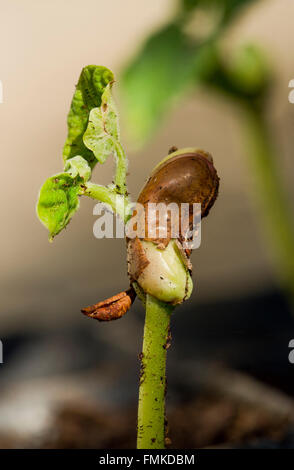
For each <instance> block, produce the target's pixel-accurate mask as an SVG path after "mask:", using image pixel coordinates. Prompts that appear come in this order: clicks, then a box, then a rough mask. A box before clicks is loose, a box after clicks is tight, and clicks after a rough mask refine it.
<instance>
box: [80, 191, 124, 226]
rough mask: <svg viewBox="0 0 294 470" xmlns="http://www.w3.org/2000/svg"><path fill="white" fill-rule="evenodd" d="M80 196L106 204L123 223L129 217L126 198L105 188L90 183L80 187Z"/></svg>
mask: <svg viewBox="0 0 294 470" xmlns="http://www.w3.org/2000/svg"><path fill="white" fill-rule="evenodd" d="M81 194H82V195H84V196H89V197H91V198H92V199H96V200H97V201H100V202H104V203H105V204H108V205H109V206H110V207H111V209H112V210H113V212H115V213H116V214H118V215H119V216H120V217H121V218H122V220H123V221H124V222H126V221H127V220H128V218H129V216H130V202H129V200H128V198H127V197H126V196H124V195H122V194H118V193H117V192H116V191H114V190H113V189H111V188H108V187H107V186H103V185H100V184H95V183H90V182H88V183H85V184H84V185H83V186H82V190H81Z"/></svg>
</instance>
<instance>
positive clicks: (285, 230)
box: [245, 106, 294, 301]
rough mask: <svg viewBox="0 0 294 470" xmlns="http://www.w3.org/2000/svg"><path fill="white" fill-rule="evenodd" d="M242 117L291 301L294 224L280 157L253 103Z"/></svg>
mask: <svg viewBox="0 0 294 470" xmlns="http://www.w3.org/2000/svg"><path fill="white" fill-rule="evenodd" d="M245 116H246V121H245V124H246V129H247V133H248V142H249V146H250V147H249V148H248V154H249V156H250V163H251V167H252V170H253V171H252V174H253V177H254V179H255V185H256V192H257V195H258V196H259V199H260V203H261V205H262V208H263V216H264V222H265V226H266V228H267V235H268V239H269V241H270V243H271V246H272V248H273V253H274V255H275V256H276V258H277V265H278V268H279V271H280V275H281V280H282V283H283V285H284V287H285V288H286V290H287V291H288V292H289V293H290V297H291V300H292V301H294V225H293V219H292V217H291V214H292V211H291V208H290V207H289V199H288V198H287V196H286V194H285V191H284V186H283V183H282V181H281V179H280V175H279V167H278V165H279V160H278V157H279V156H278V155H277V152H276V151H275V149H274V148H273V145H272V143H271V135H270V132H269V130H268V128H267V123H266V122H265V119H264V117H263V113H262V112H261V111H259V110H257V109H256V108H255V107H254V106H246V107H245Z"/></svg>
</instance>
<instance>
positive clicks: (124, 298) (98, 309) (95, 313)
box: [81, 287, 136, 321]
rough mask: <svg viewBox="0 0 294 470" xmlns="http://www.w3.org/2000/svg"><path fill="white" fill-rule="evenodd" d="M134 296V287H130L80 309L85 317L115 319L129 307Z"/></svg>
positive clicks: (105, 319) (101, 319)
mask: <svg viewBox="0 0 294 470" xmlns="http://www.w3.org/2000/svg"><path fill="white" fill-rule="evenodd" d="M135 298H136V293H135V291H134V289H133V288H132V287H130V289H128V290H127V291H125V292H120V293H119V294H116V295H114V296H113V297H110V298H109V299H106V300H103V301H102V302H98V303H97V304H95V305H91V306H90V307H86V308H83V309H82V310H81V311H82V313H83V314H84V315H86V316H87V317H90V318H95V319H96V320H99V321H111V320H117V319H118V318H121V317H122V316H123V315H124V314H125V313H126V312H127V311H128V310H129V309H130V307H131V305H132V303H133V302H134V300H135Z"/></svg>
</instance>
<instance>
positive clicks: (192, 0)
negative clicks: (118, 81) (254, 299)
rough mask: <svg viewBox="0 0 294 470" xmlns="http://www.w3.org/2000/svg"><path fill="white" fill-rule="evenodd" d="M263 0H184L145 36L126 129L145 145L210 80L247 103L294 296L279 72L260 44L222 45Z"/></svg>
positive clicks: (260, 184)
mask: <svg viewBox="0 0 294 470" xmlns="http://www.w3.org/2000/svg"><path fill="white" fill-rule="evenodd" d="M252 3H257V0H255V1H253V0H181V1H180V2H179V8H178V10H177V12H176V14H175V16H174V18H172V20H171V21H170V23H169V24H167V25H165V26H164V27H163V28H162V29H160V30H159V31H156V32H155V33H154V34H152V35H151V36H150V37H149V38H147V40H146V41H145V43H144V45H143V47H142V49H141V50H140V51H139V52H138V53H137V55H136V56H135V57H134V58H133V59H132V60H131V62H130V63H129V64H128V65H127V66H126V68H125V69H124V71H123V73H122V96H123V99H124V102H125V105H126V106H125V109H126V118H127V121H126V122H127V126H126V127H127V129H128V130H129V131H130V130H131V133H130V137H131V139H132V141H133V143H134V144H135V145H137V146H140V145H142V144H143V143H144V142H145V141H146V140H147V139H148V138H149V137H150V136H151V135H152V134H153V132H155V131H156V130H157V129H158V127H159V125H160V124H161V122H162V120H163V118H164V117H165V116H167V114H168V112H169V111H170V110H171V109H172V108H173V107H176V105H177V104H179V103H180V100H181V99H182V97H183V96H185V95H188V94H189V92H190V91H192V90H193V89H194V88H195V86H198V85H200V84H201V85H202V86H206V87H209V88H210V89H213V90H215V91H217V92H219V93H220V95H223V96H225V97H227V98H228V99H230V100H232V101H233V102H234V104H235V106H237V107H238V109H239V110H240V119H241V122H242V125H243V128H244V145H245V146H246V148H247V150H248V157H249V160H250V168H251V172H252V175H253V177H254V178H253V179H254V181H255V190H256V194H257V196H258V198H259V201H260V204H261V208H262V211H261V214H262V219H263V220H264V222H265V223H264V227H265V233H266V237H267V239H268V241H269V242H270V243H271V247H272V250H273V253H274V255H275V256H276V261H277V268H278V271H279V274H280V276H279V277H280V281H281V283H282V285H283V287H284V288H285V289H286V291H287V292H288V293H290V297H291V299H292V301H294V224H293V219H292V217H291V209H290V207H289V200H288V198H287V195H286V192H285V188H284V185H283V182H282V180H281V176H280V173H279V168H278V164H279V158H278V152H277V149H276V148H275V145H274V143H273V139H272V132H271V129H270V128H269V125H268V122H267V118H266V114H267V108H266V102H267V97H268V94H269V90H270V87H271V83H272V73H271V71H270V68H269V66H268V64H267V62H266V60H265V57H264V54H263V53H262V52H261V51H260V50H259V48H258V47H257V46H256V45H254V44H248V45H245V46H242V47H238V48H237V50H235V51H234V52H233V53H232V54H229V55H228V54H227V53H225V52H224V51H223V48H222V39H223V38H224V35H225V33H226V32H227V30H228V28H229V27H230V26H231V25H232V24H233V23H234V22H235V20H236V19H237V18H238V17H239V16H240V14H241V13H242V12H243V11H244V10H245V7H246V8H247V7H249V5H250V4H252Z"/></svg>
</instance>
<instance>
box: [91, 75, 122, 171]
mask: <svg viewBox="0 0 294 470" xmlns="http://www.w3.org/2000/svg"><path fill="white" fill-rule="evenodd" d="M118 143H119V126H118V115H117V111H116V107H115V104H114V101H113V98H112V95H111V85H110V84H109V85H107V86H106V88H105V91H104V93H103V95H102V101H101V106H100V107H99V108H94V109H92V111H91V112H90V116H89V123H88V127H87V129H86V132H85V133H84V144H85V146H86V147H87V148H88V149H90V150H91V151H92V152H93V153H94V155H95V157H96V158H97V160H98V161H99V162H100V163H104V162H105V161H106V159H107V158H108V156H109V155H110V154H111V153H115V154H116V146H117V144H118Z"/></svg>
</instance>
